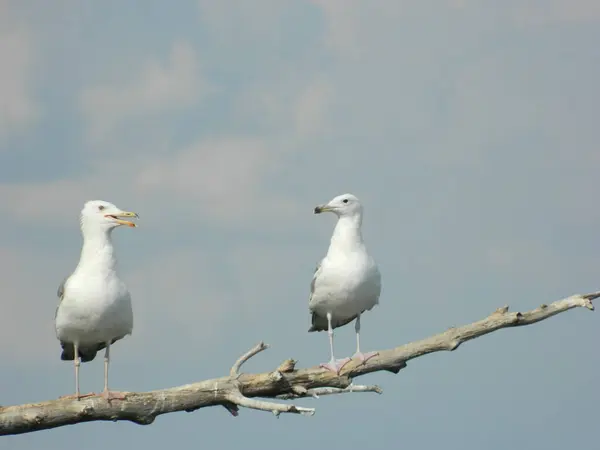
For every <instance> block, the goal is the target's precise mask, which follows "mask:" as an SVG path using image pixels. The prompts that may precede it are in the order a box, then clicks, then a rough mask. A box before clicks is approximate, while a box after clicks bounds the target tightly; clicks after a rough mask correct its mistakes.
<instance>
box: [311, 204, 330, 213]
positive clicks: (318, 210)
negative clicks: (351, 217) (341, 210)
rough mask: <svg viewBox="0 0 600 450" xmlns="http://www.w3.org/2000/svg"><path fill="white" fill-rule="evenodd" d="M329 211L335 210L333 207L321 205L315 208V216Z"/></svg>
mask: <svg viewBox="0 0 600 450" xmlns="http://www.w3.org/2000/svg"><path fill="white" fill-rule="evenodd" d="M327 211H333V208H331V206H328V205H319V206H315V211H314V213H315V214H321V213H324V212H327Z"/></svg>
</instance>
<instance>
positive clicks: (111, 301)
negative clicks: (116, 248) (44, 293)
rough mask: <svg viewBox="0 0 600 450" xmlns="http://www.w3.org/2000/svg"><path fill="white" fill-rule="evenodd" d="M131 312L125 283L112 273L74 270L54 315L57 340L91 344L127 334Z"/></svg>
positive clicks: (129, 297)
mask: <svg viewBox="0 0 600 450" xmlns="http://www.w3.org/2000/svg"><path fill="white" fill-rule="evenodd" d="M132 330H133V311H132V306H131V296H130V294H129V291H128V290H127V287H126V286H125V284H124V283H123V282H122V281H121V280H120V279H119V278H118V277H117V276H116V274H114V272H113V273H112V274H108V275H107V274H106V273H105V274H95V275H87V274H81V273H77V272H75V273H74V274H73V276H71V277H70V278H69V280H68V281H67V283H66V285H65V292H64V297H63V299H62V301H61V303H60V305H59V307H58V310H57V314H56V333H57V336H58V338H59V339H60V340H63V341H66V342H78V343H80V344H85V343H89V344H95V343H98V342H107V341H109V340H112V339H114V338H117V337H123V336H125V335H127V334H131V332H132Z"/></svg>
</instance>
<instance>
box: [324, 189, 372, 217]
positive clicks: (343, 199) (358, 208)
mask: <svg viewBox="0 0 600 450" xmlns="http://www.w3.org/2000/svg"><path fill="white" fill-rule="evenodd" d="M314 212H315V214H321V213H324V212H332V213H334V214H335V215H336V216H338V217H343V216H354V215H360V214H361V213H362V205H361V204H360V201H359V200H358V198H356V197H355V196H354V195H352V194H343V195H338V196H337V197H335V198H334V199H332V200H330V201H329V203H325V204H324V205H319V206H316V207H315V211H314Z"/></svg>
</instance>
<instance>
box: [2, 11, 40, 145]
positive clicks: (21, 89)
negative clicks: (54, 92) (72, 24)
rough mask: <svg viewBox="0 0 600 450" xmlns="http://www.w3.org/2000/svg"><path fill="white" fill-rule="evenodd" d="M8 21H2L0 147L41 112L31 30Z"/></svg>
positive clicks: (29, 124) (22, 130) (26, 126)
mask: <svg viewBox="0 0 600 450" xmlns="http://www.w3.org/2000/svg"><path fill="white" fill-rule="evenodd" d="M4 9H8V8H6V7H5V8H4ZM7 22H8V20H6V19H4V20H1V21H0V27H1V30H2V31H0V151H1V150H2V149H3V148H5V147H4V144H5V141H6V139H7V138H8V137H10V136H13V135H18V134H21V133H23V132H24V131H25V130H26V129H27V128H28V127H29V126H31V125H32V124H33V123H35V121H36V119H37V118H38V117H39V115H40V106H39V104H38V103H37V101H36V100H35V98H34V95H33V88H34V86H33V83H32V71H33V68H34V60H35V52H34V48H33V42H32V37H31V34H30V33H29V31H28V30H27V29H26V28H25V27H20V26H16V27H13V26H10V25H9V24H8V23H7Z"/></svg>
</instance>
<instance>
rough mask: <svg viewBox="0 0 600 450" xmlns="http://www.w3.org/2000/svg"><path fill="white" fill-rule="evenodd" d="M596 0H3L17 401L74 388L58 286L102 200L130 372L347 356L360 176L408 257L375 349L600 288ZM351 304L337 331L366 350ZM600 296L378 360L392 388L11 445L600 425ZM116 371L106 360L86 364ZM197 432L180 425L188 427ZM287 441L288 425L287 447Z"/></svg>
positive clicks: (1, 252)
mask: <svg viewBox="0 0 600 450" xmlns="http://www.w3.org/2000/svg"><path fill="white" fill-rule="evenodd" d="M599 22H600V2H598V0H543V1H542V0H520V1H517V0H504V1H501V2H500V1H496V0H494V1H492V0H480V1H475V0H436V1H434V0H431V1H423V0H380V1H370V2H366V1H359V0H313V1H306V0H304V1H300V0H297V1H296V0H294V1H292V0H289V1H288V0H254V1H242V0H237V1H233V0H218V1H217V0H210V1H209V0H203V1H197V0H196V1H183V0H182V1H179V2H159V1H156V0H144V1H142V0H138V1H133V0H132V1H117V0H107V1H103V2H81V1H76V0H56V1H54V2H47V1H41V0H37V1H31V0H14V1H11V0H0V213H1V214H2V217H3V220H2V221H1V222H0V231H1V232H0V267H1V269H2V274H1V275H0V277H1V278H0V298H1V299H2V302H3V304H4V309H3V313H2V316H0V357H1V361H2V362H1V365H2V369H1V371H0V386H1V388H0V404H3V405H9V404H18V403H26V402H34V401H41V400H46V399H52V398H56V397H58V396H60V395H64V394H69V393H72V391H73V388H74V382H73V369H72V363H70V362H62V361H60V346H59V343H58V341H57V340H56V338H55V334H54V324H53V318H54V311H55V308H56V303H57V298H56V288H57V286H58V284H59V283H60V281H61V280H62V278H63V277H64V276H65V275H66V274H68V273H70V272H71V271H72V270H73V269H74V267H75V265H76V263H77V259H78V257H79V250H80V245H81V237H80V235H79V228H78V214H79V211H80V210H81V207H82V205H83V203H84V202H85V201H86V200H90V199H102V200H107V201H111V202H113V203H115V204H117V205H118V206H120V207H122V208H124V209H128V210H133V211H137V212H138V213H139V214H140V217H141V221H140V227H139V228H138V229H119V230H117V231H116V232H115V233H114V237H115V241H116V245H117V251H118V256H119V260H120V268H121V273H122V277H123V279H124V280H125V281H126V282H127V284H128V285H129V288H130V290H131V293H132V297H133V301H134V311H135V328H134V333H133V335H132V336H131V337H128V338H127V339H125V340H123V341H120V342H119V343H118V344H116V345H115V346H114V348H113V352H111V356H112V364H111V368H112V369H111V387H112V388H113V389H117V390H119V389H121V390H132V391H142V390H149V389H158V388H165V387H169V386H175V385H179V384H184V383H189V382H192V381H196V380H201V379H205V378H210V377H216V376H221V375H224V374H226V373H227V372H228V370H229V368H230V366H231V364H232V363H233V362H234V361H235V359H236V358H237V357H238V356H239V355H240V354H241V353H243V352H244V351H246V350H247V349H248V348H250V347H251V346H252V345H254V344H255V343H256V342H258V341H260V340H264V341H265V342H267V343H269V344H271V345H272V348H271V349H270V350H268V351H267V352H265V353H263V354H261V355H259V356H258V357H256V358H255V359H253V360H252V361H251V362H250V363H249V364H248V366H247V368H246V370H249V371H250V370H251V371H265V370H272V369H273V368H275V367H276V366H277V365H278V364H279V363H280V362H281V361H282V360H283V359H285V358H289V357H293V358H295V359H298V360H299V364H300V366H312V365H315V364H318V363H319V362H323V361H326V360H327V358H328V356H329V355H328V351H329V350H328V344H327V335H326V334H325V333H311V334H309V333H307V329H308V326H309V321H310V319H309V314H308V310H307V307H308V293H309V284H310V280H311V277H312V273H313V270H314V266H315V263H316V262H317V261H318V260H319V259H320V258H321V257H322V256H323V255H324V253H325V251H326V246H327V245H328V240H329V236H330V233H331V230H332V228H333V225H334V223H335V220H334V217H333V216H313V215H312V208H313V207H314V206H315V205H316V204H318V203H322V202H325V201H327V200H329V199H330V198H332V197H334V196H335V195H338V194H341V193H345V192H351V193H353V194H355V195H357V196H358V197H359V198H360V199H361V200H362V201H363V203H364V205H365V213H366V216H365V220H364V236H365V239H366V241H367V244H368V246H369V248H370V249H371V251H372V253H373V254H374V256H375V258H376V259H377V261H378V262H379V265H380V269H381V272H382V276H383V292H382V297H381V302H380V306H379V307H378V308H376V309H374V310H373V311H371V312H369V313H368V314H366V315H365V316H364V317H363V321H362V322H363V323H362V326H363V332H362V341H363V347H364V350H365V351H367V350H373V349H380V348H389V347H393V346H396V345H400V344H403V343H406V342H409V341H412V340H416V339H420V338H423V337H426V336H428V335H430V334H433V333H436V332H440V331H444V330H445V329H446V328H448V327H449V326H457V325H461V324H465V323H469V322H472V321H474V320H478V319H480V318H483V317H484V316H486V315H487V314H489V313H491V312H492V311H494V310H495V309H496V308H498V307H499V306H502V305H504V304H507V303H508V304H510V305H511V307H512V308H513V309H531V308H535V307H537V306H538V305H539V304H541V303H548V302H550V301H553V300H557V299H560V298H562V297H564V296H568V295H571V294H574V293H583V292H587V291H593V290H597V289H600V277H599V271H600V242H599V240H598V238H597V236H598V228H599V226H600V207H599V205H598V202H597V194H596V193H597V191H598V183H597V179H598V173H599V171H600V151H599V149H598V142H599V141H600V139H599V137H600V136H599V131H598V130H599V127H598V117H599V112H598V106H597V105H598V104H599V103H600V89H599V88H598V80H599V79H600V51H599V50H598V42H600V28H599ZM353 332H354V330H353V327H352V326H349V327H345V328H343V329H341V330H339V332H338V333H337V336H338V339H337V342H338V344H337V349H336V350H337V353H338V355H339V357H342V356H346V355H351V354H352V353H353V352H354V336H353ZM599 339H600V318H599V317H597V315H594V314H591V313H589V312H588V311H586V310H577V311H573V312H569V313H566V314H563V315H560V316H558V317H557V318H554V319H551V320H549V321H547V322H543V323H540V324H537V325H534V326H531V327H526V328H522V329H514V330H504V331H501V332H498V333H495V334H493V335H491V336H488V337H485V338H482V339H478V340H476V341H474V342H472V343H469V344H466V345H465V346H464V347H461V348H460V350H458V351H457V352H455V353H452V354H448V353H444V354H435V355H432V356H428V357H424V358H421V359H418V360H416V361H413V362H410V363H409V365H408V368H407V369H406V370H403V371H402V372H401V373H400V374H399V375H397V376H392V375H391V374H387V373H386V374H374V375H371V376H368V377H363V378H359V379H357V380H356V381H357V382H361V383H368V384H371V383H378V384H380V385H381V386H382V387H383V389H384V391H385V393H384V395H382V396H377V395H375V394H352V395H345V396H337V397H336V396H331V397H324V398H322V399H320V400H301V401H299V402H298V403H299V404H302V405H307V406H315V407H317V414H316V415H315V416H314V417H312V418H305V417H298V416H291V415H290V416H282V417H281V418H280V419H279V420H277V419H275V418H274V417H273V416H272V415H271V414H268V413H261V412H255V411H248V410H242V411H241V414H240V417H238V418H237V419H234V418H232V417H231V416H229V414H228V413H227V411H226V410H225V409H223V408H209V409H203V410H200V411H197V412H194V413H192V414H186V413H178V414H170V415H167V416H162V417H159V418H158V419H157V420H156V422H155V423H154V424H153V425H151V426H148V427H141V426H137V425H133V424H130V423H125V422H123V423H116V424H114V423H91V424H84V425H77V426H70V427H64V428H60V429H56V430H50V431H46V432H39V433H33V434H30V435H23V436H17V437H8V438H2V440H1V441H0V447H1V448H2V449H5V448H6V449H7V450H33V449H40V448H44V449H46V450H52V449H61V450H75V449H78V450H79V449H89V450H100V449H109V448H110V449H121V448H122V449H129V448H143V449H147V450H155V449H164V448H165V447H167V446H168V447H170V448H206V449H212V448H215V449H217V448H219V449H224V450H228V449H237V448H240V447H242V446H244V447H248V448H252V447H253V446H256V447H257V448H258V446H260V448H262V449H263V450H275V449H281V448H282V445H284V446H285V448H286V449H290V450H292V449H308V448H317V447H318V448H341V447H342V446H343V447H344V448H346V449H359V448H362V449H364V448H366V446H367V445H368V446H372V447H373V448H391V447H401V448H405V449H411V450H413V449H414V450H417V449H438V448H441V447H442V446H443V447H444V448H450V449H455V448H456V449H461V450H471V449H473V450H475V449H477V450H480V449H489V450H499V449H506V448H511V449H530V448H543V449H545V450H554V449H561V450H562V449H564V448H573V447H574V448H593V447H594V445H595V441H596V440H597V433H596V432H595V430H596V429H597V406H598V404H599V403H600V393H599V392H598V389H596V388H595V386H596V384H597V381H598V379H600V360H599V358H598V352H599V348H598V345H597V344H598V342H599ZM81 383H82V390H83V391H91V390H95V391H99V390H101V389H102V358H101V357H99V358H97V359H96V360H95V361H94V362H92V363H89V364H85V365H83V366H82V371H81ZM177 442H179V444H178V443H177ZM282 443H284V444H282Z"/></svg>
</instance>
